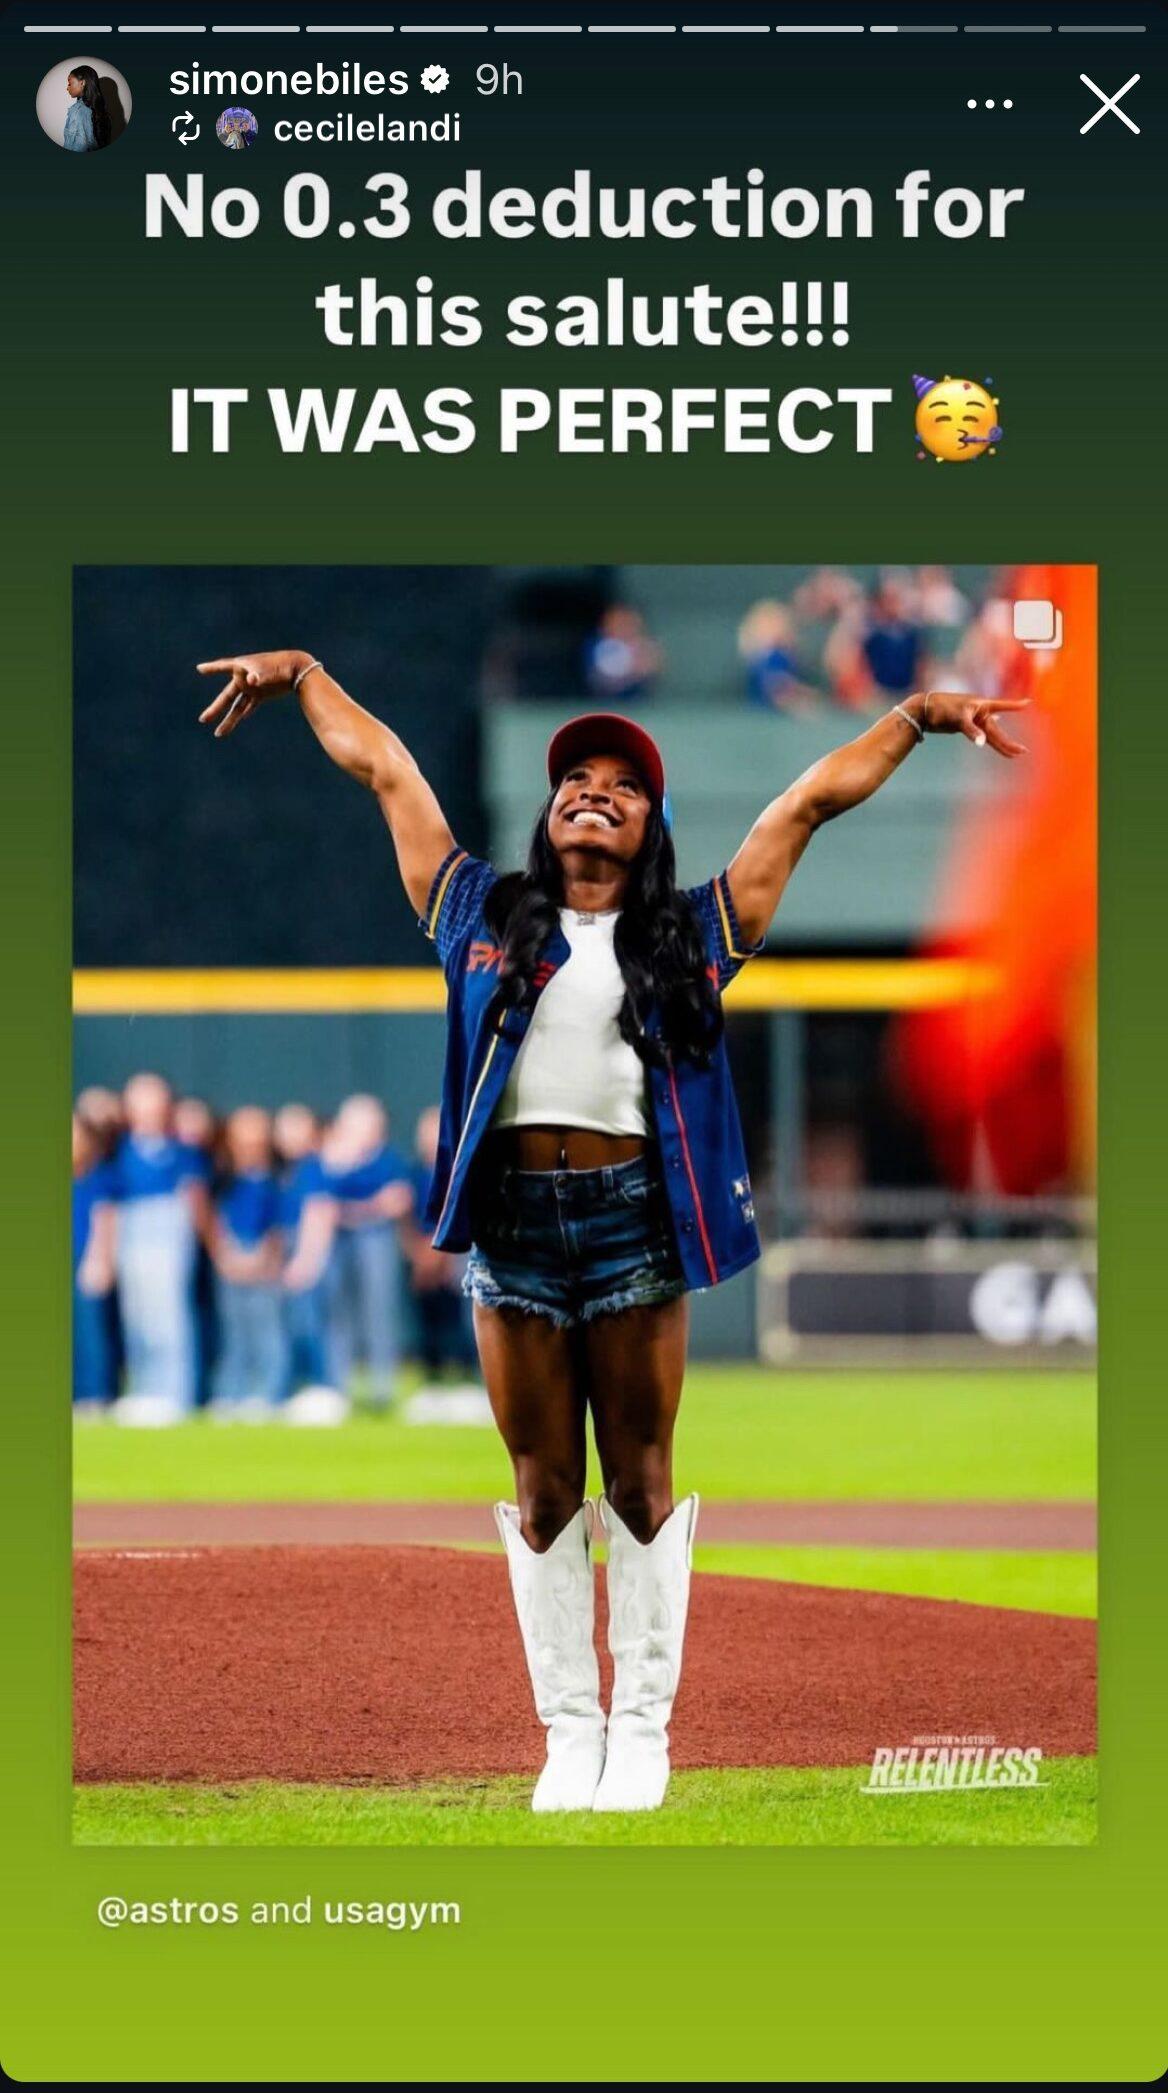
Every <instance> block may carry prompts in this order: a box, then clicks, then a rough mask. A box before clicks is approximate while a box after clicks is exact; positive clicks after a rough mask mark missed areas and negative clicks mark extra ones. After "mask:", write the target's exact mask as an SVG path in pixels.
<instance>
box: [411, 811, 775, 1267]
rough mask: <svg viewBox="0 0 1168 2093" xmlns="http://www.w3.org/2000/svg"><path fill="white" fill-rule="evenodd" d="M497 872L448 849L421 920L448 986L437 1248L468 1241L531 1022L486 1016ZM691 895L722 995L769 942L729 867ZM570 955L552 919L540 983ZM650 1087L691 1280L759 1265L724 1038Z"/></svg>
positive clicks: (661, 1072)
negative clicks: (490, 910)
mask: <svg viewBox="0 0 1168 2093" xmlns="http://www.w3.org/2000/svg"><path fill="white" fill-rule="evenodd" d="M496 876H497V875H496V874H495V872H494V871H493V870H492V869H491V867H490V865H486V864H484V863H483V862H482V860H481V859H479V858H472V857H469V856H468V855H467V853H466V851H464V850H454V851H451V852H450V853H449V855H448V856H447V857H446V858H445V859H444V861H443V863H442V864H441V865H440V866H439V868H438V871H437V873H436V874H435V876H434V882H433V885H432V886H431V889H430V894H429V897H428V900H427V905H426V914H425V915H424V916H423V917H419V926H420V928H421V929H422V930H424V931H425V933H426V935H427V936H428V937H429V938H431V939H432V940H433V942H434V943H435V945H436V946H437V948H438V956H439V958H440V959H441V961H442V966H443V971H444V973H445V975H446V984H447V990H448V997H447V1006H446V1065H445V1071H444V1075H443V1083H442V1130H441V1135H440V1139H439V1146H438V1161H437V1164H436V1166H435V1170H434V1182H433V1185H432V1187H431V1192H430V1199H429V1204H428V1207H427V1212H426V1219H427V1221H428V1222H432V1223H433V1224H434V1243H435V1245H436V1247H437V1248H438V1249H439V1250H466V1249H469V1247H470V1242H471V1227H470V1196H469V1195H470V1172H471V1164H472V1162H473V1160H474V1156H475V1152H476V1150H477V1148H478V1145H479V1142H480V1141H481V1140H482V1137H483V1135H484V1133H485V1132H486V1130H487V1127H488V1126H489V1124H490V1121H491V1118H492V1115H493V1113H494V1110H495V1106H496V1105H497V1104H498V1102H499V1098H500V1096H501V1095H502V1092H503V1087H504V1085H505V1083H506V1081H507V1077H508V1074H509V1073H510V1070H511V1066H512V1064H513V1062H514V1060H515V1056H516V1054H517V1053H518V1051H519V1046H520V1042H521V1041H522V1039H523V1037H524V1035H525V1033H526V1031H527V1027H528V1025H529V1023H530V1022H531V1019H530V1014H529V1012H527V1011H523V1010H513V1009H509V1010H506V1011H505V1012H504V1013H503V1016H502V1019H501V1021H500V1024H499V1026H498V1029H496V1028H495V1026H494V1024H493V1022H492V1020H491V1018H490V1017H489V1015H488V1011H489V1006H490V1003H491V999H492V997H493V995H494V991H495V988H496V986H497V982H498V970H499V961H500V959H501V957H502V954H501V952H500V950H499V946H498V944H497V943H496V941H495V938H494V936H493V934H492V932H491V930H490V929H489V927H488V925H487V921H486V917H485V915H484V904H485V902H486V898H487V895H488V894H489V893H490V891H491V888H492V887H493V885H494V883H495V879H496ZM689 899H690V901H691V902H692V903H693V906H694V908H695V909H696V911H697V916H698V921H699V923H700V925H701V930H702V936H703V939H704V941H705V947H706V955H707V961H708V965H709V971H710V974H711V976H712V977H713V979H714V981H715V983H716V985H717V987H718V989H719V991H720V990H722V989H724V988H725V987H726V984H727V982H729V981H732V980H733V978H734V976H735V974H736V973H737V972H738V970H739V968H740V967H741V966H742V964H743V962H744V960H746V959H748V958H749V957H750V956H751V952H752V951H755V952H757V951H760V950H761V949H762V940H761V939H760V941H759V943H758V945H755V946H752V947H749V948H747V947H744V946H743V943H742V934H741V931H740V929H739V927H738V918H737V916H736V915H735V912H734V903H733V901H732V899H731V895H730V884H729V881H728V879H727V877H726V874H725V873H724V872H723V873H720V874H719V876H718V878H717V879H711V880H707V881H706V884H705V885H704V886H700V887H691V888H690V889H689ZM569 950H570V947H569V945H568V941H567V939H566V937H565V936H564V934H563V932H562V930H560V929H559V927H558V926H557V928H556V929H555V930H553V931H552V933H551V935H550V936H549V938H548V942H547V944H546V945H545V947H544V951H543V955H542V958H541V961H540V968H539V971H538V972H537V976H536V979H537V984H538V986H539V987H540V988H543V987H545V986H546V984H547V982H548V981H549V980H550V979H551V977H552V975H553V974H554V973H555V972H556V971H557V969H558V968H559V967H561V966H562V965H563V964H564V961H565V960H566V959H567V958H568V954H569ZM649 1023H650V1029H652V1028H653V1027H654V1026H655V1024H656V1023H657V1020H656V1018H655V1017H654V1016H653V1015H651V1016H650V1021H649ZM646 1089H647V1093H648V1096H649V1100H650V1103H651V1109H652V1117H653V1122H654V1130H655V1133H656V1137H657V1143H658V1148H659V1151H660V1158H661V1171H662V1176H663V1179H664V1182H665V1189H666V1192H667V1194H668V1198H669V1207H670V1213H671V1215H672V1219H673V1228H674V1236H675V1239H676V1243H677V1252H678V1256H679V1258H680V1261H681V1267H682V1271H683V1272H684V1275H685V1281H686V1285H687V1286H688V1287H706V1286H716V1285H717V1284H718V1283H719V1281H720V1280H722V1279H729V1278H731V1277H732V1276H733V1274H734V1273H735V1272H740V1271H742V1270H743V1268H744V1267H745V1266H746V1265H748V1264H752V1263H753V1262H754V1260H755V1258H756V1257H757V1256H758V1255H759V1249H760V1245H759V1240H758V1230H757V1228H756V1227H755V1220H754V1200H753V1197H752V1194H751V1189H750V1176H749V1172H748V1171H747V1167H746V1154H745V1150H744V1148H743V1142H742V1128H741V1125H740V1123H739V1118H738V1107H737V1104H736V1102H735V1097H734V1087H733V1083H732V1081H731V1077H730V1063H729V1060H728V1057H727V1054H726V1042H725V1040H724V1039H722V1040H720V1041H719V1043H718V1045H717V1047H716V1048H715V1050H714V1053H713V1056H712V1059H711V1064H710V1067H709V1068H708V1069H699V1068H697V1067H695V1066H694V1064H693V1063H692V1062H689V1061H679V1062H678V1064H677V1065H676V1067H667V1068H648V1069H646Z"/></svg>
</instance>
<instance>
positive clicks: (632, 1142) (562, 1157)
mask: <svg viewBox="0 0 1168 2093" xmlns="http://www.w3.org/2000/svg"><path fill="white" fill-rule="evenodd" d="M484 1145H485V1146H487V1147H488V1148H489V1153H490V1154H491V1156H492V1157H497V1158H498V1160H499V1162H500V1164H501V1165H503V1166H505V1167H506V1166H509V1167H510V1168H511V1169H512V1170H601V1169H603V1167H604V1165H605V1164H606V1163H628V1162H631V1161H632V1159H633V1157H634V1156H640V1155H644V1154H645V1152H646V1150H647V1149H648V1148H649V1147H650V1146H651V1145H652V1144H651V1143H650V1141H649V1140H648V1139H647V1137H646V1136H645V1135H644V1134H598V1133H594V1132H593V1131H592V1129H591V1128H590V1127H583V1126H510V1127H501V1128H496V1129H495V1130H494V1131H493V1132H491V1133H489V1134H488V1135H487V1140H486V1143H485V1144H484Z"/></svg>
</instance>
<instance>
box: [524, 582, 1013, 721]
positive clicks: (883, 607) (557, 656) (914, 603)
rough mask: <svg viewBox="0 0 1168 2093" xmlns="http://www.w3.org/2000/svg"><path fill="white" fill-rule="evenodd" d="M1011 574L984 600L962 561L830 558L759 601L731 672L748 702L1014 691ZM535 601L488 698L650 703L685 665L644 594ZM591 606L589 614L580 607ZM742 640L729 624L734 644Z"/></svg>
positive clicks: (742, 627) (880, 706) (862, 707)
mask: <svg viewBox="0 0 1168 2093" xmlns="http://www.w3.org/2000/svg"><path fill="white" fill-rule="evenodd" d="M1008 590H1009V576H1008V575H1003V576H1001V577H1000V578H999V579H998V580H997V581H995V582H993V583H991V585H990V587H989V589H988V590H987V591H986V592H985V593H984V595H979V598H978V600H976V601H975V600H974V599H973V598H972V597H971V596H970V595H968V594H966V592H965V590H964V589H962V587H961V586H960V585H959V584H958V582H957V580H956V578H955V576H954V574H953V572H952V570H951V569H950V568H948V567H938V566H921V567H890V568H885V569H883V570H882V571H881V572H879V573H878V574H876V575H875V576H873V577H871V578H869V579H867V580H865V579H861V577H860V576H859V575H857V574H855V573H853V572H846V571H844V570H843V569H841V568H838V567H819V568H816V569H815V570H814V571H813V572H812V573H810V574H809V575H807V576H806V577H805V578H804V580H802V581H801V582H799V583H798V584H797V585H796V586H794V587H793V588H789V589H788V590H787V591H786V593H784V594H783V595H782V596H779V595H775V596H764V597H761V598H760V599H759V600H758V601H757V602H755V603H753V604H751V605H750V607H749V608H748V609H747V611H746V612H745V614H744V615H743V617H742V618H741V621H740V623H739V626H738V631H737V656H738V663H737V667H736V668H735V666H734V663H733V660H732V657H730V655H729V653H728V656H727V664H726V676H727V682H728V684H730V685H731V686H736V687H737V690H738V693H739V695H740V697H741V699H742V700H743V702H745V703H746V704H748V705H751V706H754V707H756V708H758V709H759V710H762V711H769V712H778V713H797V712H806V711H809V710H812V709H814V708H817V707H823V706H825V705H829V706H835V707H838V708H840V709H842V710H844V711H847V712H858V713H864V712H867V711H879V710H884V709H886V708H887V707H888V706H889V705H890V704H895V703H896V702H897V700H898V699H901V698H903V697H905V696H907V695H908V694H909V693H910V692H911V691H914V690H919V689H922V688H925V687H928V686H929V685H930V684H932V685H935V686H936V687H937V688H942V687H944V688H946V689H952V690H965V689H969V690H978V691H983V692H985V693H986V694H988V695H990V696H1002V695H1005V694H1006V688H1007V680H1008V677H1009V673H1010V668H1011V663H1012V662H1013V661H1014V660H1015V659H1016V657H1017V649H1016V647H1015V646H1014V643H1013V639H1012V632H1011V610H1010V595H1009V593H1008ZM583 609H584V606H582V605H580V604H577V603H575V602H574V601H573V602H572V603H570V604H568V605H567V606H566V605H565V604H564V603H563V602H562V601H561V600H560V599H559V598H558V597H556V598H554V599H553V600H552V601H550V602H549V603H548V604H543V603H542V601H541V602H540V603H539V605H538V606H537V608H536V609H533V608H532V606H531V605H530V604H527V603H525V604H524V605H523V606H521V608H520V611H519V613H518V614H517V616H516V617H515V618H514V619H513V621H512V623H511V624H510V625H508V626H507V627H506V628H505V630H504V631H502V632H501V633H500V634H499V635H498V636H497V638H496V643H495V646H494V648H493V650H492V652H491V654H490V656H489V659H488V664H487V671H486V675H485V682H484V687H485V690H486V694H487V695H488V697H490V696H496V697H509V698H514V697H535V698H545V699H546V698H550V697H562V696H564V695H565V694H573V695H574V694H576V693H577V692H578V693H579V694H580V695H581V696H587V697H589V698H591V699H592V700H593V701H594V702H595V703H597V704H598V705H605V706H607V705H614V706H618V707H621V706H625V707H627V706H633V707H636V706H638V705H640V704H642V703H644V702H645V701H646V700H648V699H651V698H652V697H653V696H654V694H655V692H656V691H657V689H658V687H659V686H660V685H661V684H662V682H663V681H664V682H666V683H668V684H669V685H670V686H671V687H672V686H673V685H674V684H677V686H678V689H679V691H680V689H681V688H682V685H681V683H680V681H679V678H680V676H681V674H682V673H683V671H681V670H679V668H678V665H677V664H676V663H672V662H671V661H670V659H669V655H668V653H667V650H666V647H665V645H664V643H663V641H662V639H661V638H660V636H659V635H658V634H656V633H654V631H653V630H652V629H651V622H650V619H649V618H648V617H647V616H646V614H645V612H644V611H643V610H642V609H640V608H638V606H637V605H636V604H635V603H633V602H630V601H627V600H623V599H619V600H617V601H615V602H603V603H600V602H597V603H594V604H593V605H592V606H591V608H590V610H588V611H587V613H586V614H585V615H584V616H580V613H581V612H582V610H583ZM576 617H579V618H580V621H579V622H578V623H575V624H574V623H573V619H574V618H576ZM732 644H733V641H732V640H731V639H730V638H729V636H728V647H729V646H730V645H732Z"/></svg>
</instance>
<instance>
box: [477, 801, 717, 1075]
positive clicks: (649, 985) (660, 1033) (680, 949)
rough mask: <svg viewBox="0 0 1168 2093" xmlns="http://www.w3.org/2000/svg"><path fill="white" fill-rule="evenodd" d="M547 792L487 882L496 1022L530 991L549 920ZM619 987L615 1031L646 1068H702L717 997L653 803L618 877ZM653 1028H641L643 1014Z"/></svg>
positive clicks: (555, 865)
mask: <svg viewBox="0 0 1168 2093" xmlns="http://www.w3.org/2000/svg"><path fill="white" fill-rule="evenodd" d="M554 796H555V795H554V794H552V795H551V796H550V797H549V798H548V800H547V803H546V805H545V806H544V807H543V809H542V811H541V813H540V816H539V819H538V821H537V822H536V824H535V828H534V830H533V832H532V837H531V847H530V849H529V851H528V853H527V869H526V871H524V872H509V873H506V874H505V875H504V876H503V877H502V878H501V879H498V880H496V882H495V884H494V886H493V887H492V888H491V890H490V892H489V894H488V895H487V899H486V918H487V923H488V926H489V928H490V930H491V933H492V935H493V936H494V937H495V938H497V939H498V941H499V944H500V945H501V946H502V950H503V957H502V961H501V962H500V967H499V986H498V988H497V989H496V991H495V997H494V1011H495V1016H496V1021H498V1019H500V1018H501V1017H502V1015H503V1013H504V1012H505V1011H506V1010H508V1009H518V1010H530V1009H531V1008H532V1007H533V1005H534V1003H535V999H536V987H535V978H536V970H537V967H538V965H539V960H540V955H541V953H542V951H543V948H544V944H545V942H546V940H547V938H548V936H549V934H550V933H551V932H552V931H553V930H554V929H555V928H556V926H557V923H558V911H559V909H560V908H561V906H562V905H563V899H564V874H563V867H562V866H561V864H560V860H559V858H558V857H557V856H556V853H555V851H554V850H553V848H552V845H551V841H550V839H549V836H548V814H549V812H550V810H551V804H552V799H553V798H554ZM613 943H614V948H615V951H616V957H617V963H618V965H619V967H620V970H621V974H622V976H623V978H624V984H625V993H624V999H623V1001H622V1003H621V1007H620V1012H619V1015H618V1018H617V1023H618V1024H619V1026H620V1033H621V1037H622V1039H624V1040H627V1042H628V1044H629V1046H631V1047H632V1048H633V1049H634V1051H635V1052H636V1053H637V1054H638V1055H639V1056H640V1058H641V1060H642V1061H643V1062H645V1063H646V1065H647V1066H653V1067H664V1066H667V1065H668V1064H670V1063H673V1062H677V1061H681V1060H688V1061H692V1062H694V1063H695V1064H696V1066H697V1067H699V1068H708V1067H709V1065H710V1057H711V1055H712V1053H713V1050H714V1048H715V1047H716V1046H717V1044H718V1041H719V1039H720V1038H721V1036H722V1026H723V1018H722V1004H721V999H720V997H719V996H718V993H717V990H716V988H715V986H714V983H713V981H712V979H711V977H710V975H709V973H708V971H707V965H708V963H707V959H706V951H705V945H704V943H703V940H702V933H701V926H700V924H699V922H698V917H697V911H696V910H695V908H694V905H693V903H692V901H691V900H690V898H689V896H688V894H686V893H685V892H684V891H683V890H682V889H681V888H680V887H679V886H678V884H677V863H676V859H675V857H674V853H673V841H672V838H671V836H670V834H669V831H668V829H667V828H666V826H665V823H664V821H663V819H662V816H661V810H660V808H659V807H657V806H653V807H651V808H650V811H649V818H648V821H647V823H646V826H645V840H644V842H643V843H642V845H641V848H640V850H639V851H638V852H637V855H636V857H635V858H634V859H633V862H632V864H631V865H630V867H629V879H628V885H627V887H626V888H625V896H624V901H623V904H622V906H621V911H620V915H619V917H618V918H617V924H616V933H615V937H614V940H613ZM654 1009H655V1010H656V1011H657V1014H658V1018H659V1028H658V1030H657V1032H656V1034H655V1035H652V1034H650V1033H648V1032H647V1031H646V1024H647V1022H648V1019H649V1015H650V1012H651V1011H653V1010H654Z"/></svg>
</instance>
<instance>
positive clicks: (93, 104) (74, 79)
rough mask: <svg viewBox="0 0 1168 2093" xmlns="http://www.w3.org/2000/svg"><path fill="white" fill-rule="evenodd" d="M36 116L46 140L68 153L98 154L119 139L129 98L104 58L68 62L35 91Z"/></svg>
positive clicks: (113, 67) (126, 120) (126, 88)
mask: <svg viewBox="0 0 1168 2093" xmlns="http://www.w3.org/2000/svg"><path fill="white" fill-rule="evenodd" d="M36 107H37V116H38V118H39V120H40V126H41V129H42V131H43V132H44V133H45V136H46V137H47V138H51V139H52V141H53V143H54V145H59V146H61V147H62V148H63V150H64V151H65V152H67V153H100V152H104V150H105V148H106V146H107V145H113V144H115V143H116V141H117V140H118V139H119V138H120V137H121V135H122V132H123V131H124V130H125V128H126V125H127V124H128V123H129V121H130V116H131V113H132V110H133V96H132V95H131V93H130V89H129V85H128V82H127V81H126V78H125V75H124V74H123V73H120V72H119V71H118V69H117V67H116V65H111V64H110V63H109V60H108V59H105V58H95V57H92V56H90V57H86V58H80V57H79V58H67V59H64V60H62V62H61V63H60V64H59V65H55V66H53V67H52V68H51V69H50V71H49V72H47V73H46V74H45V77H44V79H43V80H42V81H41V84H40V86H39V87H38V89H37V104H36Z"/></svg>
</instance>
